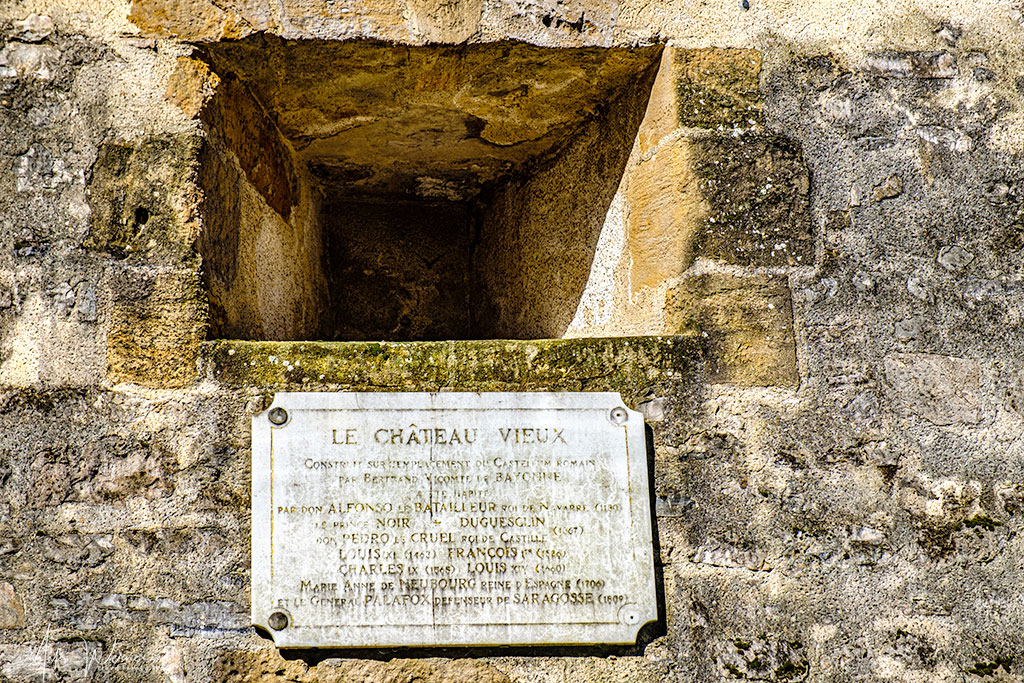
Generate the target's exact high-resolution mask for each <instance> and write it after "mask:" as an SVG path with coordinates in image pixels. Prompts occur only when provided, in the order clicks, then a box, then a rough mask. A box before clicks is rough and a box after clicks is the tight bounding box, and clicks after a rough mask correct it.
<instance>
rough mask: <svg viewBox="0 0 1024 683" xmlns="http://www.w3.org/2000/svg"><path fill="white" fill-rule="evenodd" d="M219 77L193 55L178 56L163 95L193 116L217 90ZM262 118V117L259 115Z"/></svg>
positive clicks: (190, 116) (196, 114)
mask: <svg viewBox="0 0 1024 683" xmlns="http://www.w3.org/2000/svg"><path fill="white" fill-rule="evenodd" d="M219 85H220V78H219V77H218V76H217V75H216V74H215V73H213V72H212V71H210V67H209V66H208V65H207V64H205V63H204V62H202V61H200V60H199V59H196V58H195V57H178V65H177V67H176V68H175V69H174V73H172V74H171V76H170V78H169V79H168V81H167V90H166V91H164V97H165V98H166V99H167V100H169V101H170V102H173V103H174V104H175V105H176V106H177V107H178V108H179V109H181V111H182V113H183V114H185V116H188V117H189V118H194V117H196V116H198V115H199V112H201V111H202V110H203V107H204V106H206V103H207V102H209V100H210V99H212V98H213V96H214V95H215V94H216V92H217V88H218V86H219ZM261 118H262V117H261Z"/></svg>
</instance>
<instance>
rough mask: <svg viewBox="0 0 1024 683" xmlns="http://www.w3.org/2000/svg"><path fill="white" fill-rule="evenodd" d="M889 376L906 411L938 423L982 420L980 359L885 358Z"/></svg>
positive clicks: (938, 357) (929, 356)
mask: <svg viewBox="0 0 1024 683" xmlns="http://www.w3.org/2000/svg"><path fill="white" fill-rule="evenodd" d="M885 377H886V379H887V380H888V382H889V383H890V384H891V385H892V387H893V390H894V392H895V394H896V395H897V396H898V397H899V398H900V399H901V400H902V402H903V405H904V407H905V409H906V410H908V411H910V412H912V413H915V414H917V415H919V416H921V417H923V418H924V419H926V420H928V421H929V422H933V423H934V424H937V425H950V424H964V423H966V424H974V423H977V422H979V421H980V420H981V418H982V415H981V406H980V404H979V394H980V391H981V381H982V370H981V368H980V367H979V365H978V364H977V363H976V362H972V361H970V360H967V359H963V358H950V357H947V356H935V355H926V354H899V355H895V356H889V357H887V358H886V359H885Z"/></svg>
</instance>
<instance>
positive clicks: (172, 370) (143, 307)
mask: <svg viewBox="0 0 1024 683" xmlns="http://www.w3.org/2000/svg"><path fill="white" fill-rule="evenodd" d="M110 289H111V292H110V296H111V299H112V305H111V309H110V330H109V332H108V334H107V380H108V381H110V382H112V383H117V382H132V383H136V384H142V385H145V386H156V387H175V386H182V385H185V384H188V383H189V382H191V381H192V380H193V379H194V378H195V376H196V357H197V355H196V354H197V352H198V349H199V344H200V342H201V341H202V339H203V333H204V329H205V328H204V320H205V313H206V311H205V304H204V302H203V299H202V294H201V292H200V288H199V281H198V278H197V276H196V274H195V273H193V272H188V271H185V272H165V273H159V274H154V273H151V272H148V271H145V270H141V269H128V270H125V271H122V272H120V273H118V274H116V275H115V276H114V277H113V279H112V282H111V283H110Z"/></svg>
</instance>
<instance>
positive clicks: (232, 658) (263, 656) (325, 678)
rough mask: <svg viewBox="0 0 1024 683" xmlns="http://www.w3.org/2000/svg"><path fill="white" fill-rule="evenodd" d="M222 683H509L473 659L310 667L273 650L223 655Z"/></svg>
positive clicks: (338, 663) (490, 666)
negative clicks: (365, 682) (345, 682)
mask: <svg viewBox="0 0 1024 683" xmlns="http://www.w3.org/2000/svg"><path fill="white" fill-rule="evenodd" d="M215 671H216V673H217V680H218V681H223V682H224V683H271V682H277V681H280V682H281V683H284V681H294V682H296V683H328V682H331V683H343V682H344V681H396V682H397V681H420V682H422V683H468V682H470V681H471V682H472V683H509V681H510V679H509V678H508V677H507V676H506V675H505V674H503V673H502V672H501V671H500V670H499V669H497V668H496V667H495V666H494V665H493V664H490V663H488V662H486V661H477V660H473V659H455V660H447V661H446V660H441V659H423V660H420V659H394V660H391V661H387V662H375V661H372V660H366V659H363V660H358V659H331V660H328V661H325V662H323V663H321V664H319V665H317V666H313V667H310V666H308V665H306V664H304V663H303V662H301V661H287V660H285V659H283V658H282V657H281V655H280V654H279V653H278V652H277V651H275V650H260V651H257V652H247V651H229V652H225V653H223V654H222V655H221V656H220V657H219V658H218V660H217V664H216V666H215Z"/></svg>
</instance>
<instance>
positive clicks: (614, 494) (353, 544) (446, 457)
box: [252, 393, 657, 647]
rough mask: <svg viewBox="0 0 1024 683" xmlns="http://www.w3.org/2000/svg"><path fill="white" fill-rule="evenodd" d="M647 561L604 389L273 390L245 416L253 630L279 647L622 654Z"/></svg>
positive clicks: (636, 418) (639, 467)
mask: <svg viewBox="0 0 1024 683" xmlns="http://www.w3.org/2000/svg"><path fill="white" fill-rule="evenodd" d="M278 423H279V424H278ZM653 561H654V558H653V552H652V541H651V513H650V494H649V491H648V478H647V455H646V448H645V441H644V424H643V417H642V415H641V414H640V413H637V412H634V411H631V410H629V409H627V408H626V406H625V405H623V403H622V399H621V398H620V396H619V395H618V394H614V393H484V394H473V393H438V394H428V393H279V394H278V395H277V396H276V398H275V400H274V403H273V405H272V406H271V407H270V409H268V410H267V411H266V412H264V413H262V414H260V415H257V416H255V417H254V418H253V421H252V621H253V624H255V625H258V626H261V627H263V628H265V629H266V630H267V631H268V632H269V633H270V634H271V635H272V636H273V637H274V640H275V642H276V643H277V645H278V647H395V646H461V645H556V644H567V645H569V644H626V643H633V642H635V641H636V637H637V632H638V630H639V629H640V627H641V626H643V625H644V624H645V623H647V622H649V621H654V620H655V619H657V606H656V599H655V583H654V581H655V580H654V565H653Z"/></svg>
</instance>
